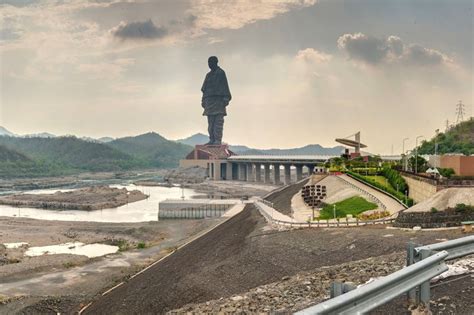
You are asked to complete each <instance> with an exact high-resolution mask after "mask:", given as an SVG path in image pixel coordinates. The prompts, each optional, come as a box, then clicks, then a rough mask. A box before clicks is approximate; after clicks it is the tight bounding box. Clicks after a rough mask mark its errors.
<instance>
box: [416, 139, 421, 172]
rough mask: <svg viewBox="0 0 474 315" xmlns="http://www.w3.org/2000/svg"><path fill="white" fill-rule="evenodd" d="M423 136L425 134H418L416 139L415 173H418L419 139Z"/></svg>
mask: <svg viewBox="0 0 474 315" xmlns="http://www.w3.org/2000/svg"><path fill="white" fill-rule="evenodd" d="M420 138H423V136H418V137H416V139H415V150H416V151H415V174H418V139H420Z"/></svg>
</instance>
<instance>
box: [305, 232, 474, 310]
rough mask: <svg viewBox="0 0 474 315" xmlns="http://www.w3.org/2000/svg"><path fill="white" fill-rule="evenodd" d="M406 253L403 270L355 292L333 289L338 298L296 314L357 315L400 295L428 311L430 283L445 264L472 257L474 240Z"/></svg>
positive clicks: (445, 243) (341, 286)
mask: <svg viewBox="0 0 474 315" xmlns="http://www.w3.org/2000/svg"><path fill="white" fill-rule="evenodd" d="M407 251H408V255H407V267H405V268H403V269H401V270H399V271H396V272H394V273H392V274H390V275H388V276H385V277H383V278H381V279H379V280H375V281H374V282H371V283H369V284H366V285H363V286H360V287H359V288H356V289H353V287H351V286H343V285H339V286H334V285H333V287H332V291H333V292H334V291H337V292H336V293H337V294H341V293H342V294H341V295H339V296H336V297H334V298H332V299H329V300H327V301H324V302H322V303H320V304H317V305H315V306H312V307H309V308H307V309H304V310H301V311H299V312H297V313H296V314H361V313H366V312H369V311H371V310H373V309H375V308H377V307H379V306H381V305H383V304H385V303H387V302H390V301H391V300H392V299H394V298H396V297H398V296H400V295H402V294H404V293H408V296H409V298H410V299H412V301H413V302H415V303H420V302H421V303H424V304H425V306H426V307H429V301H430V280H431V279H432V278H433V277H435V276H437V275H440V274H441V273H443V272H445V271H446V270H448V266H447V265H446V264H445V261H447V260H451V259H455V258H459V257H463V256H466V255H470V254H474V236H468V237H463V238H460V239H455V240H451V241H447V242H443V243H436V244H432V245H427V246H419V247H415V245H414V244H412V243H409V245H408V250H407ZM352 289H353V290H352ZM345 291H348V292H347V293H344V292H345Z"/></svg>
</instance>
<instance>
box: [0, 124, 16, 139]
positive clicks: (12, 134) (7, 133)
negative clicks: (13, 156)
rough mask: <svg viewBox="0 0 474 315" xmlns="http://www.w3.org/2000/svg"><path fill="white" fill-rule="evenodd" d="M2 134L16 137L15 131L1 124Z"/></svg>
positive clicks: (0, 134) (0, 131) (0, 133)
mask: <svg viewBox="0 0 474 315" xmlns="http://www.w3.org/2000/svg"><path fill="white" fill-rule="evenodd" d="M0 136H9V137H14V136H15V134H14V133H13V132H11V131H9V130H7V129H6V128H5V127H2V126H0Z"/></svg>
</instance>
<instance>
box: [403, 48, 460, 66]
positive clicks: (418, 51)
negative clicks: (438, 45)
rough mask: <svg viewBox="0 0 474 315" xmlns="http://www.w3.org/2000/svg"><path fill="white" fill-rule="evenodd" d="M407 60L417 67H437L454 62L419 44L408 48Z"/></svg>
mask: <svg viewBox="0 0 474 315" xmlns="http://www.w3.org/2000/svg"><path fill="white" fill-rule="evenodd" d="M405 59H406V61H407V62H409V63H412V64H416V65H437V64H441V63H445V62H452V61H451V60H450V59H449V58H448V57H446V56H445V55H443V54H442V53H440V52H439V51H437V50H434V49H429V48H425V47H423V46H421V45H418V44H411V45H409V46H408V47H407V48H406V52H405Z"/></svg>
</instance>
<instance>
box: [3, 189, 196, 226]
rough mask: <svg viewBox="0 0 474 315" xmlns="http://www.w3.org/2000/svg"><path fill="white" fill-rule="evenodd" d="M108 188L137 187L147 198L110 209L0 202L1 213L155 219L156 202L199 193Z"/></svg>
mask: <svg viewBox="0 0 474 315" xmlns="http://www.w3.org/2000/svg"><path fill="white" fill-rule="evenodd" d="M110 187H117V188H126V189H127V190H135V189H137V190H140V191H142V192H143V193H145V194H147V195H149V196H150V197H149V198H147V199H145V200H141V201H137V202H133V203H130V204H127V205H124V206H120V207H117V208H110V209H102V210H93V211H83V210H45V209H36V208H20V207H12V206H8V205H0V216H8V217H21V218H32V219H40V220H58V221H92V222H146V221H158V204H159V202H160V201H163V200H165V199H179V198H182V197H183V196H184V198H185V199H191V198H193V197H194V196H196V195H198V193H196V191H194V190H193V189H188V188H184V189H183V188H180V187H162V186H136V185H134V184H126V185H110ZM71 190H72V189H38V190H30V191H25V193H29V194H51V193H54V192H56V191H71Z"/></svg>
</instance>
